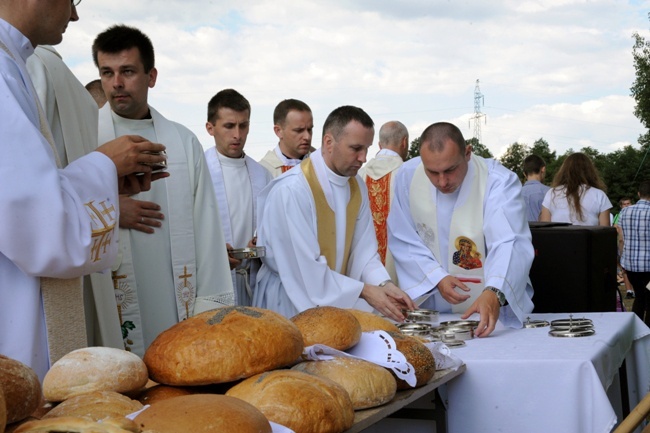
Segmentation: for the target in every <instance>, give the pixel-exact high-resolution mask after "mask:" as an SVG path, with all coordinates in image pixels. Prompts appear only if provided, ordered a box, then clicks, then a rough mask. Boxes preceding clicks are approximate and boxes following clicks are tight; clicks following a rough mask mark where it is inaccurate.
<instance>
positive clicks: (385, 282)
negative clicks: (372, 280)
mask: <svg viewBox="0 0 650 433" xmlns="http://www.w3.org/2000/svg"><path fill="white" fill-rule="evenodd" d="M388 283H393V280H385V281H382V282H381V283H379V284H377V285H378V286H379V287H384V286H385V285H386V284H388ZM393 284H395V283H393Z"/></svg>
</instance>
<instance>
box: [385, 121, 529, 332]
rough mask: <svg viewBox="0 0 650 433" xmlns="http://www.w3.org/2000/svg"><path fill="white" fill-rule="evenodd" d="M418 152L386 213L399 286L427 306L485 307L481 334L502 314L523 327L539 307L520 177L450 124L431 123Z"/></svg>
mask: <svg viewBox="0 0 650 433" xmlns="http://www.w3.org/2000/svg"><path fill="white" fill-rule="evenodd" d="M420 143H421V145H420V157H418V158H413V159H411V160H409V161H407V162H405V163H404V165H402V168H400V170H399V172H398V173H397V178H396V179H395V199H394V200H393V204H392V208H391V212H390V215H389V216H388V247H389V248H390V250H391V252H392V254H393V258H394V259H395V266H396V269H397V277H398V278H399V282H400V285H401V286H402V287H403V288H404V290H405V291H406V293H408V294H409V295H410V296H411V297H413V298H418V297H420V296H422V295H424V294H428V293H431V294H432V295H433V296H431V297H430V298H429V299H427V300H426V301H425V303H424V304H422V305H424V306H425V308H432V309H434V310H438V311H441V312H447V311H452V312H458V313H462V314H463V315H462V316H461V317H462V318H468V317H469V316H470V315H471V314H473V313H479V315H480V322H479V325H478V327H477V329H476V335H477V336H479V337H485V336H488V335H489V334H490V333H491V332H492V331H493V330H494V328H495V326H496V322H497V320H498V319H500V320H501V321H502V322H503V323H504V324H505V325H506V326H513V327H521V326H522V323H523V320H524V319H525V317H526V315H527V314H529V313H530V312H531V311H532V309H533V303H532V301H531V298H532V295H533V289H532V286H531V284H530V280H529V278H528V273H529V271H530V267H531V264H532V262H533V245H532V236H531V234H530V229H529V227H528V223H527V222H526V212H525V208H524V202H523V200H522V199H521V183H520V182H519V179H518V178H517V176H516V175H515V174H514V173H513V172H512V171H510V170H508V169H506V168H505V167H503V166H502V165H501V164H499V163H498V162H497V161H495V160H493V159H484V158H481V157H480V156H477V155H473V154H472V148H471V146H469V145H466V144H465V139H464V138H463V135H462V133H461V132H460V130H459V129H458V128H457V127H456V126H454V125H452V124H451V123H446V122H440V123H434V124H432V125H430V126H429V127H428V128H426V129H425V130H424V132H423V133H422V136H421V137H420Z"/></svg>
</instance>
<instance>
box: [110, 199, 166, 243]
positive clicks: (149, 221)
mask: <svg viewBox="0 0 650 433" xmlns="http://www.w3.org/2000/svg"><path fill="white" fill-rule="evenodd" d="M159 211H160V206H158V205H157V204H156V203H154V202H151V201H141V200H135V199H132V198H131V197H127V196H123V195H120V228H123V229H133V230H138V231H141V232H143V233H149V234H152V233H154V227H155V228H159V227H162V222H161V221H162V220H163V219H165V215H163V214H162V213H161V212H159Z"/></svg>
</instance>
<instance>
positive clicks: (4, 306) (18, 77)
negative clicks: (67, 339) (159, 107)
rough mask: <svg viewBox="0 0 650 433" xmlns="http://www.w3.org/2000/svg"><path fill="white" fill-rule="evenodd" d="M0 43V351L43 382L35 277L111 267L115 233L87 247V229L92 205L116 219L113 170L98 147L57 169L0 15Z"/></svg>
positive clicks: (21, 59)
mask: <svg viewBox="0 0 650 433" xmlns="http://www.w3.org/2000/svg"><path fill="white" fill-rule="evenodd" d="M0 44H2V49H0V72H1V74H0V99H1V100H2V104H0V145H1V146H2V155H3V156H2V158H0V184H1V185H2V188H0V220H1V221H2V224H0V299H2V301H1V302H0V353H2V354H3V355H6V356H9V357H11V358H14V359H17V360H19V361H21V362H23V363H24V364H27V365H28V366H30V367H32V368H33V369H34V370H35V371H36V374H37V375H38V376H39V377H40V378H41V379H42V378H43V377H44V375H45V373H46V372H47V370H48V369H49V356H48V346H47V330H46V326H45V317H44V314H45V313H44V310H43V301H42V295H41V290H40V277H54V278H73V277H80V276H82V275H85V274H89V273H91V272H96V271H101V270H103V269H106V268H109V267H110V265H111V263H112V262H113V260H114V259H115V256H116V254H117V236H115V235H114V234H115V233H114V231H111V232H105V233H104V235H105V237H104V240H106V241H107V242H106V243H105V244H102V248H98V249H93V247H94V246H95V242H96V241H97V240H98V239H97V238H95V237H93V233H92V231H93V229H101V227H98V225H97V223H96V221H93V218H96V216H97V215H96V214H95V213H94V210H93V207H94V209H96V210H99V211H100V212H101V211H102V210H106V211H107V213H106V215H105V216H106V218H107V219H108V214H109V213H110V214H111V215H112V217H113V218H117V207H118V191H117V171H116V169H115V164H113V162H112V161H111V160H110V159H109V158H108V157H107V156H106V155H104V154H102V153H99V152H91V153H90V154H88V155H86V156H84V157H82V158H79V159H77V160H76V161H74V162H72V163H70V164H69V165H67V166H66V167H65V168H64V169H57V163H56V161H57V158H56V156H55V153H54V150H53V148H52V145H50V143H48V141H47V139H46V138H45V136H44V135H43V133H42V132H41V122H40V116H39V110H38V104H39V102H38V99H37V95H36V92H35V90H34V89H33V86H32V83H31V80H30V78H29V75H28V72H27V69H26V65H25V62H26V59H27V57H29V56H30V55H31V54H32V53H33V47H32V45H31V43H30V42H29V40H28V39H27V38H26V37H25V36H24V35H22V34H21V33H20V32H19V31H18V30H17V29H15V28H14V27H12V26H11V25H10V24H8V23H7V22H6V21H4V20H2V19H0ZM49 133H50V132H49V131H48V134H49ZM111 208H112V210H111V211H108V209H111ZM105 228H106V229H108V227H105ZM109 234H111V236H108V235H109Z"/></svg>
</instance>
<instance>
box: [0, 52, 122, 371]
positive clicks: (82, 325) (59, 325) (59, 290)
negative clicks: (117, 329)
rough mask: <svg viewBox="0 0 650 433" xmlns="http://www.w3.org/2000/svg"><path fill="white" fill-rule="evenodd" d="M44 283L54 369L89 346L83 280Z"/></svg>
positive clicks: (45, 128)
mask: <svg viewBox="0 0 650 433" xmlns="http://www.w3.org/2000/svg"><path fill="white" fill-rule="evenodd" d="M0 49H2V50H3V51H4V52H6V53H7V55H8V56H9V57H11V59H12V60H13V61H14V62H16V63H17V60H16V58H15V56H14V55H13V53H12V52H11V51H9V48H7V46H6V45H5V44H3V43H2V42H0ZM25 81H26V82H28V83H29V87H28V90H29V91H30V92H31V94H32V97H33V98H34V104H35V105H36V109H37V110H38V122H39V129H40V132H41V134H43V137H45V139H46V140H47V142H48V144H49V145H50V147H51V149H52V153H53V155H54V160H55V161H56V166H57V168H61V161H60V159H59V155H58V152H57V150H56V145H55V144H54V138H53V137H52V132H51V131H50V126H49V125H48V123H47V120H46V118H45V113H44V112H43V107H42V106H41V103H40V101H39V100H38V98H37V97H36V90H35V89H34V86H33V84H32V82H31V80H25ZM111 230H112V228H111ZM40 283H41V296H42V297H43V310H44V314H45V325H46V328H47V346H48V352H49V357H50V365H52V364H54V363H55V362H56V361H58V360H59V359H60V358H61V357H62V356H64V355H66V354H67V353H69V352H71V351H73V350H75V349H80V348H82V347H86V346H88V336H87V334H86V319H85V317H86V314H85V310H84V303H83V286H82V278H81V277H77V278H49V277H41V278H40ZM71 319H72V320H71Z"/></svg>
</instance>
